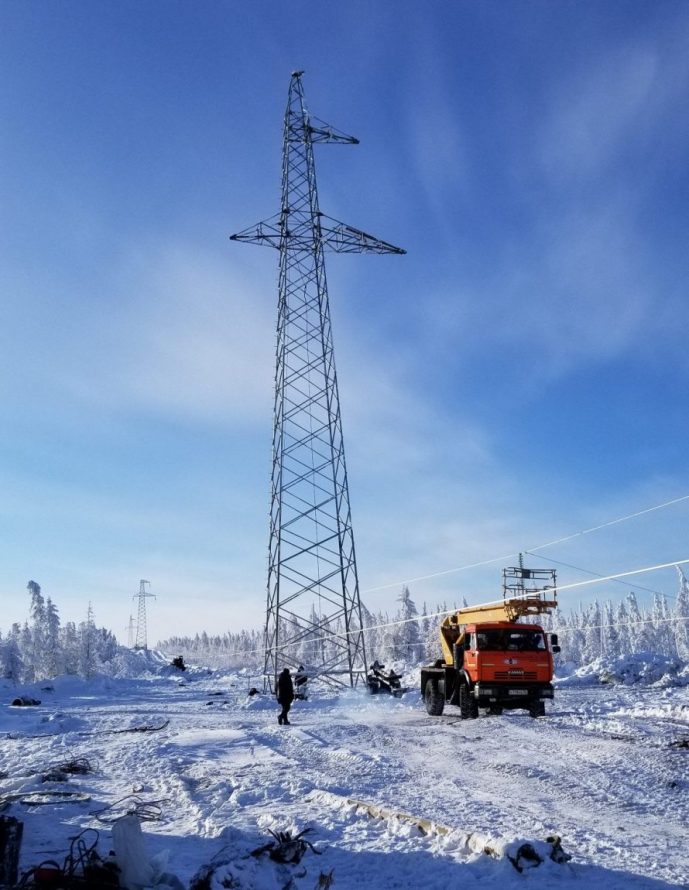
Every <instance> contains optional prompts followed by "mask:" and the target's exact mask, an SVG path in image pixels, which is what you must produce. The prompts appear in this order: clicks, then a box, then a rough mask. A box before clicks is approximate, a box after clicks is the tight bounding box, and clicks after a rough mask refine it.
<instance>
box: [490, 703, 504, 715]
mask: <svg viewBox="0 0 689 890" xmlns="http://www.w3.org/2000/svg"><path fill="white" fill-rule="evenodd" d="M488 713H489V714H494V715H495V716H496V717H499V716H500V715H501V714H502V705H491V706H490V707H489V708H488Z"/></svg>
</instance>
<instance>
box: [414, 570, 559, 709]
mask: <svg viewBox="0 0 689 890" xmlns="http://www.w3.org/2000/svg"><path fill="white" fill-rule="evenodd" d="M510 573H511V574H510ZM503 574H504V575H505V576H506V581H505V583H504V584H503V589H504V593H505V594H512V595H509V596H508V595H505V596H504V598H503V600H502V602H498V603H490V604H488V605H483V606H467V607H465V608H463V609H458V610H457V611H456V612H454V613H453V614H452V615H450V616H448V617H447V618H445V620H444V621H443V623H442V624H441V626H440V644H441V647H442V652H443V658H441V659H439V660H438V661H436V662H435V664H433V665H429V666H428V667H424V668H422V670H421V694H422V695H423V698H424V702H425V705H426V710H427V711H428V713H429V714H431V715H432V716H440V715H441V714H442V713H443V710H444V708H445V704H450V705H458V706H459V709H460V713H461V716H462V717H463V718H470V717H478V713H479V708H487V709H488V711H489V713H492V714H501V713H502V711H503V710H504V709H506V708H510V709H512V708H524V709H526V710H528V712H529V714H531V716H532V717H543V716H544V715H545V702H546V701H547V700H548V699H552V697H553V686H552V679H553V653H556V652H559V651H560V647H559V646H558V645H557V636H556V635H555V634H550V635H546V633H545V632H544V631H543V628H542V627H540V626H539V625H538V624H534V623H531V622H526V621H520V619H522V618H525V617H531V616H534V615H543V614H546V613H548V612H550V611H552V610H553V609H555V608H557V599H556V588H555V586H554V582H555V572H554V571H552V570H549V569H548V570H546V569H525V568H523V567H522V566H520V567H519V568H511V569H505V570H504V573H503ZM513 578H516V579H517V580H518V583H517V584H516V585H510V584H508V583H507V582H508V581H509V580H510V579H513ZM546 578H547V579H548V580H552V582H553V583H552V585H547V586H545V587H541V588H538V589H536V588H527V587H526V584H525V583H524V582H525V580H531V581H540V580H544V579H546Z"/></svg>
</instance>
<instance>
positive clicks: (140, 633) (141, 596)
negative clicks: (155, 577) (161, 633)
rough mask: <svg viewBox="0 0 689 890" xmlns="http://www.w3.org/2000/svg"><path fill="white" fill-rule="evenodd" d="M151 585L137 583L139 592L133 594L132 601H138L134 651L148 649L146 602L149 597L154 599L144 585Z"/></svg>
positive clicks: (146, 582)
mask: <svg viewBox="0 0 689 890" xmlns="http://www.w3.org/2000/svg"><path fill="white" fill-rule="evenodd" d="M147 584H148V585H149V587H150V585H151V582H150V581H145V580H143V579H142V580H141V581H139V592H138V593H135V594H134V596H133V597H132V599H138V600H139V609H138V612H137V617H136V639H135V642H134V648H135V649H148V639H147V632H146V600H147V599H148V598H149V597H153V599H155V594H153V593H149V592H147V591H146V585H147Z"/></svg>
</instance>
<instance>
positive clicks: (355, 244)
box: [321, 216, 407, 255]
mask: <svg viewBox="0 0 689 890" xmlns="http://www.w3.org/2000/svg"><path fill="white" fill-rule="evenodd" d="M321 239H322V243H323V245H324V246H325V247H327V248H328V249H329V250H332V251H334V252H335V253H394V254H398V255H402V254H405V253H406V252H407V251H406V250H404V249H403V248H402V247H395V245H394V244H389V243H388V242H387V241H382V240H381V239H380V238H376V237H375V236H374V235H369V234H368V233H367V232H362V231H361V229H355V228H354V227H353V226H348V225H347V224H346V223H343V222H338V221H337V220H336V219H331V218H330V217H328V216H322V217H321Z"/></svg>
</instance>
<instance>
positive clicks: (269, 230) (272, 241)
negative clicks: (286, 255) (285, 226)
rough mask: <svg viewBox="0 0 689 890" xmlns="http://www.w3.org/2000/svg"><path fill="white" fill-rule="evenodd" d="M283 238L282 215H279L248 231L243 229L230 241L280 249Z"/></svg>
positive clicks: (255, 225)
mask: <svg viewBox="0 0 689 890" xmlns="http://www.w3.org/2000/svg"><path fill="white" fill-rule="evenodd" d="M281 237H282V226H281V215H280V214H279V213H277V214H275V216H271V217H270V218H269V219H264V220H262V221H261V222H259V223H255V224H254V225H253V226H249V228H248V229H242V231H241V232H236V233H235V234H234V235H230V241H244V242H245V243H247V244H264V245H266V246H267V247H275V248H277V249H278V250H279V249H280V239H281Z"/></svg>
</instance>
